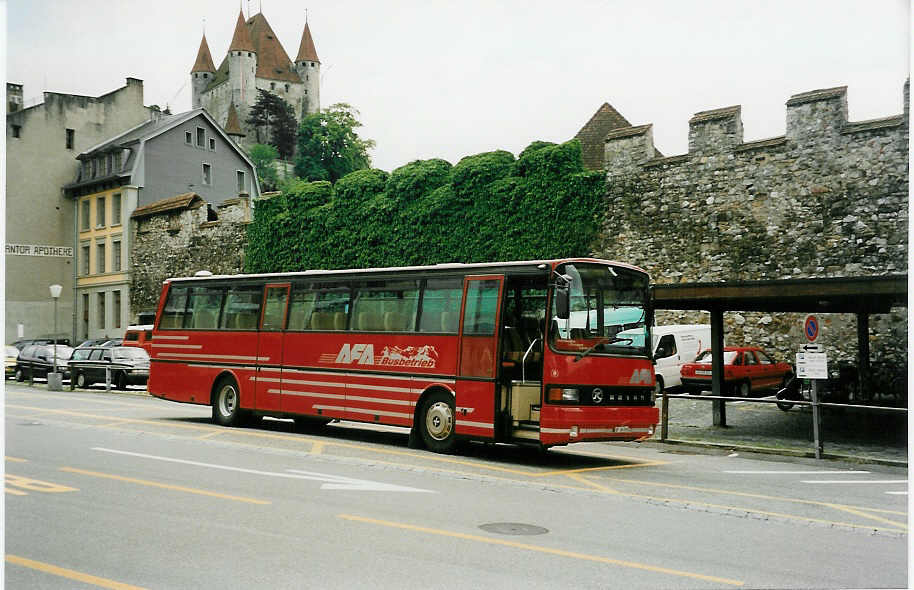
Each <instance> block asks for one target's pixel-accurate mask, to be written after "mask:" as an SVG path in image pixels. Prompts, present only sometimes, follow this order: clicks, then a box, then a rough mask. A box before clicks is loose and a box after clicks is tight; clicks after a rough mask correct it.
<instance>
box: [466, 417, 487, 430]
mask: <svg viewBox="0 0 914 590" xmlns="http://www.w3.org/2000/svg"><path fill="white" fill-rule="evenodd" d="M457 426H472V427H473V428H485V429H486V430H495V425H494V424H488V423H486V422H470V421H469V420H461V419H460V418H458V419H457Z"/></svg>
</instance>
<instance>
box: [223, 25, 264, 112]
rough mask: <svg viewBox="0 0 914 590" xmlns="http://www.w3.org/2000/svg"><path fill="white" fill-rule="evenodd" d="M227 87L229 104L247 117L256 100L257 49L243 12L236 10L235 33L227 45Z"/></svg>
mask: <svg viewBox="0 0 914 590" xmlns="http://www.w3.org/2000/svg"><path fill="white" fill-rule="evenodd" d="M228 53H229V54H228V61H229V87H230V88H231V91H232V98H231V104H234V105H237V107H238V109H239V113H238V115H239V116H240V117H241V119H242V120H246V119H247V117H248V110H249V108H250V107H251V106H252V105H253V104H254V102H255V101H256V100H257V87H256V81H255V78H256V72H257V50H256V49H255V48H254V42H253V41H252V40H251V35H250V33H249V32H248V27H247V25H246V24H245V22H244V13H243V12H241V11H239V12H238V22H237V23H235V34H234V35H233V36H232V43H231V44H230V45H229V52H228Z"/></svg>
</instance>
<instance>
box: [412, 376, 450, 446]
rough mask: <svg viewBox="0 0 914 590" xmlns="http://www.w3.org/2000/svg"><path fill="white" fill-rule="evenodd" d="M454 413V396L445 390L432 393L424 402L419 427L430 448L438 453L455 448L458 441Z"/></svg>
mask: <svg viewBox="0 0 914 590" xmlns="http://www.w3.org/2000/svg"><path fill="white" fill-rule="evenodd" d="M454 415H455V412H454V398H453V396H451V395H450V394H447V393H445V392H443V391H436V392H434V393H432V394H431V395H430V396H428V398H427V399H426V400H425V403H424V404H422V411H421V412H420V413H419V420H420V423H419V429H420V431H421V432H422V441H423V442H424V443H425V447H426V448H427V449H428V450H430V451H434V452H436V453H448V452H450V451H452V450H454V447H455V446H456V443H457V438H456V436H455V434H454V426H455V423H454Z"/></svg>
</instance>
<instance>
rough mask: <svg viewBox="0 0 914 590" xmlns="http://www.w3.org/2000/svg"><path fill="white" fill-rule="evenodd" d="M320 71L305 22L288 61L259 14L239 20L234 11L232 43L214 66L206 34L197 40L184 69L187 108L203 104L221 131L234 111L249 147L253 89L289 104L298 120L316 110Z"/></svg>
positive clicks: (252, 139)
mask: <svg viewBox="0 0 914 590" xmlns="http://www.w3.org/2000/svg"><path fill="white" fill-rule="evenodd" d="M320 72H321V62H320V59H318V57H317V51H316V49H315V47H314V40H313V39H312V37H311V29H310V28H309V27H308V23H307V22H305V28H304V31H303V32H302V36H301V42H300V43H299V48H298V53H297V54H296V57H295V61H294V62H293V61H292V60H290V59H289V55H288V54H287V53H286V51H285V49H283V47H282V44H281V43H280V42H279V39H278V38H277V37H276V33H274V32H273V29H272V28H271V27H270V24H269V23H268V22H267V19H266V17H264V15H263V14H262V13H258V14H255V15H254V16H252V17H250V18H248V19H247V20H245V18H244V13H243V12H239V14H238V20H237V22H236V23H235V32H234V35H233V36H232V42H231V43H230V45H229V48H228V52H227V53H226V56H225V58H224V59H223V60H222V63H221V64H220V65H219V67H218V68H216V67H215V64H214V63H213V58H212V54H211V53H210V50H209V44H208V43H207V42H206V35H204V36H203V39H202V40H201V41H200V48H199V49H198V51H197V59H196V60H195V61H194V65H193V68H191V73H190V82H191V88H192V106H193V108H201V107H202V108H205V109H206V110H207V111H208V112H209V113H210V115H212V116H213V118H214V119H215V120H216V121H217V122H218V123H219V124H220V125H222V127H223V128H226V129H229V128H230V127H231V125H230V124H229V116H230V113H231V112H232V111H234V113H235V114H234V115H233V116H235V117H237V120H238V122H239V123H240V125H241V130H242V131H243V134H244V135H243V139H242V140H241V141H242V142H243V143H244V145H245V146H249V145H251V144H253V143H256V139H255V138H256V136H257V134H256V130H255V129H254V128H253V127H252V126H251V125H249V124H248V122H247V119H248V117H249V116H250V109H251V107H253V106H254V104H255V103H256V102H257V94H258V93H257V91H258V89H259V90H265V91H268V92H271V93H273V94H275V95H277V96H279V97H280V98H282V99H283V100H285V101H286V102H287V103H289V105H290V106H291V107H292V110H293V111H294V112H295V118H296V120H297V121H299V122H300V121H301V118H302V116H303V115H305V114H308V113H316V112H318V111H320Z"/></svg>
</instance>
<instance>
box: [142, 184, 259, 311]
mask: <svg viewBox="0 0 914 590" xmlns="http://www.w3.org/2000/svg"><path fill="white" fill-rule="evenodd" d="M215 212H216V215H217V217H218V220H217V221H207V207H206V206H203V207H198V208H196V209H181V210H177V211H166V212H163V213H160V214H157V215H151V216H148V217H143V218H140V219H132V220H131V231H132V232H133V234H134V236H135V237H134V240H133V242H132V245H131V253H130V256H131V259H132V261H133V267H132V272H131V275H130V308H131V310H132V312H133V314H137V313H140V312H144V311H155V309H156V305H157V304H158V300H159V295H160V294H161V291H162V282H163V281H164V280H165V279H167V278H170V277H184V276H192V275H193V274H194V273H195V272H197V271H198V270H208V271H211V272H212V273H213V274H237V273H240V272H242V270H243V268H244V245H245V236H246V233H245V232H246V228H247V225H248V224H249V223H250V222H251V199H250V197H249V196H248V195H241V196H239V197H235V198H231V199H227V200H225V201H223V202H222V204H221V205H219V206H218V207H216V208H215Z"/></svg>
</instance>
